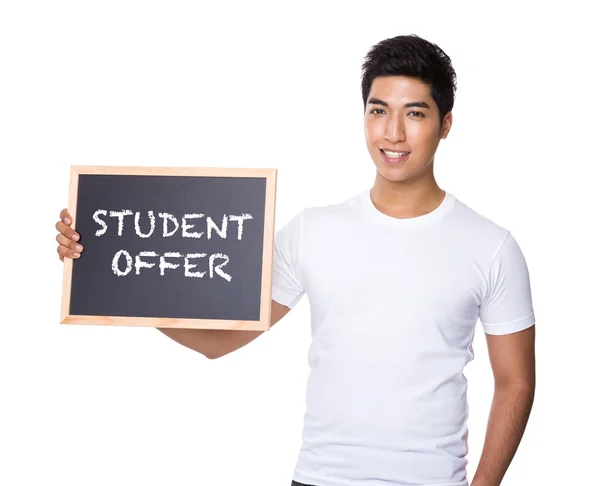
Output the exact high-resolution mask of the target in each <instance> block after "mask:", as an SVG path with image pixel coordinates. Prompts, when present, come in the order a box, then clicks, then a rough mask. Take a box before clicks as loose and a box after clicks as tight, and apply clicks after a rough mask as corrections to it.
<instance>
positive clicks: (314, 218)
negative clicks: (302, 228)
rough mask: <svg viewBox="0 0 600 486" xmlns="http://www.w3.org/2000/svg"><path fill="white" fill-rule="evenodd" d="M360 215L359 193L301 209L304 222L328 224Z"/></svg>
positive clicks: (352, 218) (353, 218) (349, 219)
mask: <svg viewBox="0 0 600 486" xmlns="http://www.w3.org/2000/svg"><path fill="white" fill-rule="evenodd" d="M359 215H360V194H354V195H352V196H349V197H346V198H344V199H342V200H341V201H336V202H333V203H329V204H324V205H319V206H309V207H306V208H305V209H304V210H303V211H302V216H303V218H304V221H305V224H311V225H320V224H327V225H328V226H332V225H335V224H337V223H341V222H343V221H351V220H355V219H356V217H357V216H359Z"/></svg>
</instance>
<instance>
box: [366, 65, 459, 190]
mask: <svg viewBox="0 0 600 486" xmlns="http://www.w3.org/2000/svg"><path fill="white" fill-rule="evenodd" d="M414 103H417V105H415V104H414ZM451 125H452V113H448V114H447V115H446V116H445V117H444V120H443V123H442V127H443V129H442V130H440V114H439V110H438V107H437V104H436V102H435V101H434V100H433V98H432V97H431V90H430V88H429V85H427V84H425V83H423V82H422V81H421V80H419V79H416V78H410V77H406V76H379V77H377V78H375V79H374V80H373V83H372V84H371V91H370V92H369V96H368V97H367V107H366V110H365V136H366V141H367V148H368V149H369V153H370V154H371V158H372V159H373V162H375V167H376V168H377V172H378V176H377V177H383V178H385V179H387V180H388V181H391V182H401V181H407V180H409V179H416V178H420V177H424V176H426V175H427V174H428V173H432V172H433V159H434V155H435V151H436V149H437V146H438V144H439V142H440V139H442V138H446V136H447V135H448V132H449V131H450V126H451ZM384 149H385V150H386V151H387V150H389V151H395V152H409V154H408V155H404V156H402V157H399V156H398V154H390V156H389V158H386V155H385V154H384V153H383V150H384Z"/></svg>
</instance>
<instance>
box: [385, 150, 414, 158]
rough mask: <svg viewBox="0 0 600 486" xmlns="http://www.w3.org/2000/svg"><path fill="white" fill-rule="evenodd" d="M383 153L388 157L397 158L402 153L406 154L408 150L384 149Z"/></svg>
mask: <svg viewBox="0 0 600 486" xmlns="http://www.w3.org/2000/svg"><path fill="white" fill-rule="evenodd" d="M383 153H384V154H385V155H386V156H388V157H389V158H390V159H397V158H399V157H402V156H403V155H406V154H407V153H408V152H388V151H387V150H384V151H383Z"/></svg>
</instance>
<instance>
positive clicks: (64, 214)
mask: <svg viewBox="0 0 600 486" xmlns="http://www.w3.org/2000/svg"><path fill="white" fill-rule="evenodd" d="M60 220H61V221H62V222H63V223H65V224H66V225H70V224H71V223H72V222H73V220H72V219H71V215H70V214H69V210H68V209H67V208H65V209H63V210H62V211H61V212H60Z"/></svg>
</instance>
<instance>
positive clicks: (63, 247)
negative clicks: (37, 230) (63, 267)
mask: <svg viewBox="0 0 600 486" xmlns="http://www.w3.org/2000/svg"><path fill="white" fill-rule="evenodd" d="M72 222H73V219H72V218H71V216H70V214H69V211H68V210H67V209H63V210H62V211H61V212H60V221H58V222H57V223H56V229H57V231H58V234H57V235H56V241H57V242H58V248H56V251H57V252H58V257H59V258H60V261H61V262H64V261H65V257H67V258H74V259H77V258H79V257H80V256H81V252H82V251H83V246H82V245H81V244H80V243H78V241H79V234H78V233H76V232H75V231H73V229H71V223H72Z"/></svg>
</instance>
